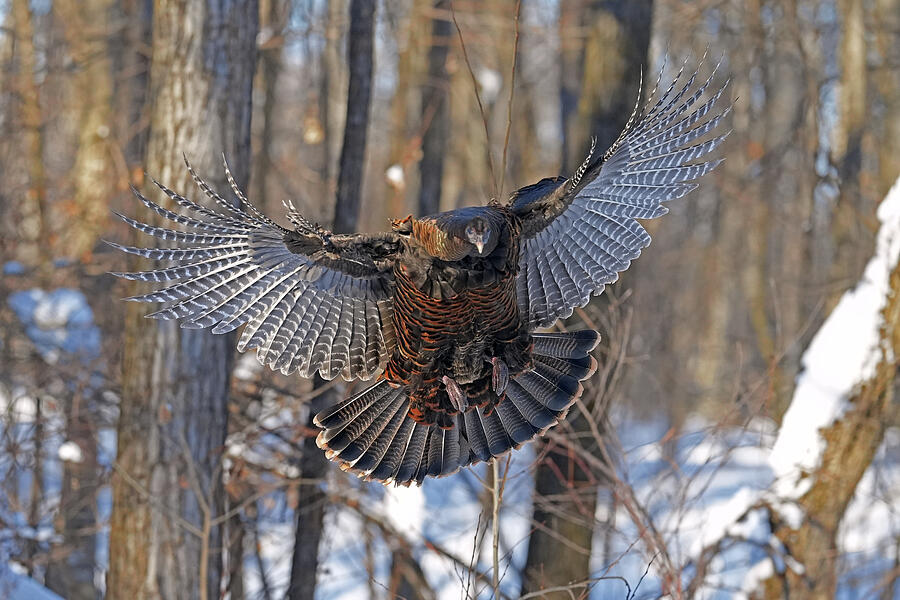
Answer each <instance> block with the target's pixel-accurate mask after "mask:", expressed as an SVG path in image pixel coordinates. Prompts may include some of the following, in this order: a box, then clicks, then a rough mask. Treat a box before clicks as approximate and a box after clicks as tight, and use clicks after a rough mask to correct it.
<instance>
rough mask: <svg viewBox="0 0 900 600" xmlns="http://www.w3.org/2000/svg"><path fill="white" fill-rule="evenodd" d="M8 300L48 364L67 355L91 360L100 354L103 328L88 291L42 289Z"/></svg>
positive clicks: (26, 292) (11, 297)
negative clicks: (96, 316)
mask: <svg viewBox="0 0 900 600" xmlns="http://www.w3.org/2000/svg"><path fill="white" fill-rule="evenodd" d="M7 303H8V304H9V306H10V308H12V309H13V312H15V313H16V316H17V317H18V318H19V320H20V321H21V322H22V324H23V325H24V326H25V334H26V335H27V336H28V338H29V339H30V340H31V341H32V342H33V343H34V345H35V347H36V348H37V350H38V352H39V353H40V355H41V357H42V358H43V359H44V361H45V362H47V363H48V364H56V363H57V362H58V361H59V360H60V358H61V357H62V356H63V355H65V354H68V355H74V356H78V357H80V358H81V359H82V360H84V361H90V360H92V359H94V358H96V357H97V356H99V354H100V330H99V329H98V328H97V326H96V325H95V324H94V313H93V311H92V310H91V307H90V306H89V305H88V302H87V299H86V298H85V296H84V294H83V293H81V292H80V291H79V290H76V289H71V288H57V289H55V290H51V291H49V292H46V291H44V290H42V289H39V288H34V289H30V290H27V291H19V292H14V293H12V294H10V296H9V298H8V300H7Z"/></svg>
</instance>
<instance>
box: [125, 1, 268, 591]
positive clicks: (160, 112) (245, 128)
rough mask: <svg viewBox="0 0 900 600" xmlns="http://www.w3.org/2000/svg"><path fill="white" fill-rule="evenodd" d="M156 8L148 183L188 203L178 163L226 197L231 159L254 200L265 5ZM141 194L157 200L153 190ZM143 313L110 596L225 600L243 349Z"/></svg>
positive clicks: (132, 327) (129, 391) (133, 336)
mask: <svg viewBox="0 0 900 600" xmlns="http://www.w3.org/2000/svg"><path fill="white" fill-rule="evenodd" d="M154 8H155V11H154V15H153V53H152V58H151V63H152V68H151V75H150V86H151V92H150V96H151V101H152V106H153V109H152V113H151V117H150V133H149V141H148V148H147V172H148V173H151V174H153V176H154V177H156V178H158V179H159V180H160V181H164V182H166V184H167V185H168V186H170V187H172V188H174V189H177V190H188V189H189V186H190V185H191V181H190V177H189V176H188V174H187V173H186V171H185V168H184V164H183V160H182V152H183V153H185V154H186V155H187V156H188V157H189V158H191V159H193V161H194V167H195V168H196V170H197V171H198V172H199V173H201V174H202V175H203V176H204V177H205V178H206V179H207V181H208V182H209V183H210V184H211V185H212V186H213V187H214V188H217V189H219V190H221V191H222V192H223V193H225V191H226V190H227V189H228V185H227V182H226V181H225V177H224V174H223V173H222V168H221V155H222V153H223V152H224V154H225V155H226V156H227V157H228V158H229V161H230V163H231V165H232V168H233V172H234V175H235V178H236V180H237V182H238V184H239V185H241V186H245V185H246V183H247V179H248V165H249V162H250V99H251V89H252V78H253V71H254V69H255V65H256V48H255V43H256V34H257V29H258V25H257V23H258V21H257V19H258V14H259V9H258V6H257V2H256V1H255V0H241V1H226V0H206V1H203V2H182V1H176V0H160V1H158V2H157V3H156V4H155V6H154ZM144 192H145V193H146V194H148V195H153V196H154V197H156V195H157V194H159V192H158V191H156V190H155V188H153V187H152V185H150V186H145V190H144ZM198 194H199V192H198ZM198 194H194V196H195V197H197V196H198ZM145 312H146V307H143V306H137V307H130V309H129V313H128V317H127V325H126V336H125V337H126V339H125V344H126V347H125V355H124V377H123V380H124V385H123V394H122V402H121V416H120V421H119V427H118V440H119V443H118V455H117V461H116V468H115V475H114V478H113V515H112V522H111V531H110V570H109V576H108V582H107V594H108V595H109V597H111V598H167V599H168V598H202V599H206V598H217V597H218V596H219V586H220V580H221V575H222V573H223V565H222V562H223V556H222V552H221V547H222V532H221V529H222V528H221V523H220V521H219V516H220V515H221V512H222V505H221V503H222V498H223V492H222V490H221V474H222V468H221V454H222V445H223V443H224V440H225V435H226V433H227V401H228V381H229V373H230V369H231V358H232V352H233V345H234V340H233V338H232V336H216V335H213V334H211V333H209V332H208V331H197V330H183V329H179V328H178V325H177V324H176V323H173V322H162V323H158V322H155V321H149V320H145V319H143V318H142V315H143V314H144V313H145Z"/></svg>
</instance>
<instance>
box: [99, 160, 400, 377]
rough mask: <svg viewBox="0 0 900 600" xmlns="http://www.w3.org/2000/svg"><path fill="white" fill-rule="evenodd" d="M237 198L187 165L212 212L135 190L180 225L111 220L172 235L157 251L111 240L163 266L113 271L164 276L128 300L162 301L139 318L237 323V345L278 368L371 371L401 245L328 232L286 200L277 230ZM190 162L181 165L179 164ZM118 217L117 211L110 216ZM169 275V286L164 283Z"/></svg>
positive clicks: (227, 326)
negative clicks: (287, 224)
mask: <svg viewBox="0 0 900 600" xmlns="http://www.w3.org/2000/svg"><path fill="white" fill-rule="evenodd" d="M227 168H228V167H227V165H226V173H227V174H228V179H229V182H231V184H232V188H233V189H234V192H235V194H236V195H237V196H238V197H239V198H240V199H241V200H242V206H241V208H235V207H234V206H232V205H231V204H230V203H229V202H228V201H226V200H225V199H223V198H222V197H221V196H219V195H218V194H217V193H215V192H214V191H213V190H212V189H211V188H210V187H209V186H208V185H207V184H206V183H205V182H204V181H202V180H201V179H200V178H199V177H197V175H196V174H195V173H194V171H193V170H192V169H191V175H192V176H193V177H194V180H195V181H196V182H197V184H198V185H199V186H200V188H201V189H202V190H203V191H204V193H205V194H206V195H207V196H209V198H211V199H212V200H213V201H215V203H216V204H217V205H218V207H219V210H212V209H210V208H207V207H205V206H202V205H199V204H197V203H195V202H192V201H191V200H188V199H187V198H184V197H182V196H180V195H178V194H177V193H175V192H173V191H172V190H170V189H168V188H166V187H165V186H163V185H162V184H160V183H158V182H156V181H154V183H156V185H157V186H158V187H159V188H160V189H161V190H162V191H163V192H164V193H165V194H166V195H167V196H168V197H169V198H171V199H172V200H173V201H174V202H175V203H176V204H178V205H179V206H181V207H182V208H184V209H186V210H185V211H184V213H183V214H178V213H175V212H172V211H170V210H167V209H165V208H163V207H161V206H159V205H157V204H155V203H153V202H151V201H150V200H148V199H147V198H145V197H144V196H142V195H141V194H140V193H139V192H138V191H137V190H134V194H135V196H137V198H138V199H139V200H140V201H141V202H142V203H143V204H144V205H145V206H146V207H147V208H149V209H150V210H152V211H153V212H155V213H157V214H158V215H160V216H162V217H164V218H165V219H168V220H170V221H173V222H175V223H178V224H179V225H181V226H182V228H181V230H178V231H176V230H172V229H165V228H162V227H155V226H152V225H147V224H145V223H141V222H139V221H135V220H134V219H130V218H128V217H126V216H123V215H119V217H120V218H121V219H122V220H123V221H125V222H126V223H128V224H129V225H131V226H132V227H134V228H135V229H138V230H139V231H142V232H143V233H146V234H149V235H151V236H154V237H157V238H160V239H163V240H168V241H171V242H174V244H169V245H168V246H167V247H162V248H135V247H130V246H121V245H119V244H111V245H113V246H114V247H116V248H118V249H120V250H123V251H125V252H128V253H130V254H137V255H139V256H143V257H146V258H151V259H155V260H167V261H173V262H175V263H176V264H175V265H174V266H169V267H165V268H158V269H155V270H150V271H141V272H134V273H114V274H115V275H117V276H119V277H124V278H125V279H132V280H139V281H154V282H161V283H166V284H167V285H166V287H163V288H162V289H159V290H157V291H155V292H151V293H148V294H143V295H140V296H134V297H132V298H128V300H133V301H136V302H168V303H169V304H168V305H167V306H166V307H164V308H162V309H161V310H159V311H157V312H155V313H152V314H150V315H148V316H149V317H153V318H156V319H180V320H181V327H184V328H204V327H212V331H213V332H214V333H224V332H228V331H232V330H234V329H236V328H237V327H239V326H241V325H245V327H244V331H243V333H242V335H241V338H240V341H239V343H238V349H239V350H241V351H243V350H244V349H245V348H254V347H255V348H257V354H258V356H259V360H260V361H261V362H262V363H263V364H267V365H269V366H270V367H272V368H273V369H275V370H280V371H281V372H283V373H285V374H289V373H291V372H293V371H297V370H299V371H300V372H301V373H302V374H303V375H304V376H306V377H309V376H311V375H312V374H313V373H315V372H316V371H319V373H320V374H321V375H322V377H324V378H326V379H333V378H334V377H336V376H337V375H338V374H340V375H342V376H343V377H344V378H346V379H353V378H357V377H358V378H362V379H368V378H370V377H372V376H373V375H374V374H375V373H376V372H377V371H378V370H379V369H380V368H381V367H382V366H383V364H384V363H385V362H386V361H387V359H388V357H389V354H390V352H391V349H392V347H393V339H394V337H393V326H392V321H391V313H392V300H391V298H392V296H393V286H394V282H393V275H392V270H391V264H392V261H393V257H394V255H395V254H396V253H397V252H399V251H400V244H399V243H398V241H397V239H396V237H394V235H393V234H381V235H375V236H365V235H334V234H331V233H330V232H327V231H325V230H322V229H321V228H319V227H317V226H313V225H311V224H310V223H309V222H308V221H306V219H304V218H303V217H302V216H300V214H299V213H297V212H296V210H295V209H294V208H293V205H289V206H288V208H289V213H288V218H289V219H290V220H291V221H292V222H293V223H294V225H295V229H294V230H289V229H285V228H283V227H281V226H279V225H277V224H276V223H274V222H273V221H271V220H270V219H268V218H267V217H266V216H264V215H263V214H262V213H260V212H259V211H258V210H257V209H255V208H254V207H253V206H252V205H251V204H250V203H249V202H247V200H246V198H244V196H243V194H242V193H241V192H240V190H239V189H238V188H237V186H236V185H234V180H233V179H232V178H231V174H230V173H228V172H227ZM188 169H190V165H188ZM117 214H118V213H117ZM169 282H175V283H171V284H170V283H169Z"/></svg>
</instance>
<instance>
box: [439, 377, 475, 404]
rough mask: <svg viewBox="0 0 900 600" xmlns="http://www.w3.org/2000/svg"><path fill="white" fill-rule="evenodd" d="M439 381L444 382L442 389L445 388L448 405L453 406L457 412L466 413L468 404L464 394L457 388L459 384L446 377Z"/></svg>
mask: <svg viewBox="0 0 900 600" xmlns="http://www.w3.org/2000/svg"><path fill="white" fill-rule="evenodd" d="M441 381H443V382H444V387H445V388H447V396H448V397H449V398H450V403H451V404H453V406H455V407H456V410H458V411H459V412H461V413H464V412H466V408H467V407H468V405H469V402H468V398H467V397H466V393H465V392H464V391H463V390H462V388H461V387H459V384H458V383H456V381H455V380H454V379H452V378H451V377H448V376H447V375H444V377H443V379H442V380H441Z"/></svg>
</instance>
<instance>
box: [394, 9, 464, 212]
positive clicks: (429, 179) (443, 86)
mask: <svg viewBox="0 0 900 600" xmlns="http://www.w3.org/2000/svg"><path fill="white" fill-rule="evenodd" d="M449 4H450V3H449V2H448V1H447V0H437V2H435V3H434V8H435V10H441V11H444V10H447V9H448V7H449ZM450 33H451V32H450V21H449V20H447V19H446V18H445V15H439V16H438V17H435V18H434V19H432V24H431V46H430V47H429V49H428V80H427V81H426V82H425V89H424V91H423V94H422V127H423V128H424V130H425V132H424V134H423V135H422V161H421V162H420V163H419V178H420V179H419V216H424V215H432V214H434V213H437V212H439V211H440V205H441V181H442V179H443V177H444V154H445V153H446V147H447V137H448V136H449V133H450V81H449V77H448V75H447V50H448V49H449V46H450ZM398 216H399V215H398Z"/></svg>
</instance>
